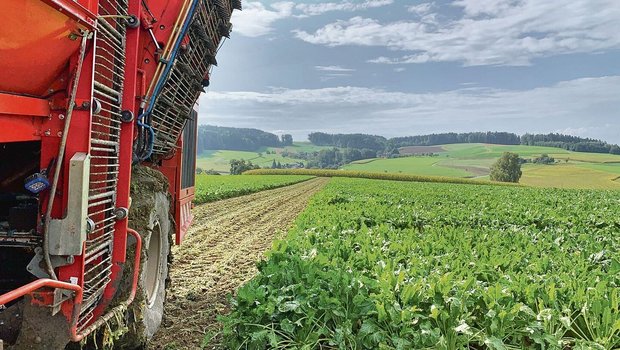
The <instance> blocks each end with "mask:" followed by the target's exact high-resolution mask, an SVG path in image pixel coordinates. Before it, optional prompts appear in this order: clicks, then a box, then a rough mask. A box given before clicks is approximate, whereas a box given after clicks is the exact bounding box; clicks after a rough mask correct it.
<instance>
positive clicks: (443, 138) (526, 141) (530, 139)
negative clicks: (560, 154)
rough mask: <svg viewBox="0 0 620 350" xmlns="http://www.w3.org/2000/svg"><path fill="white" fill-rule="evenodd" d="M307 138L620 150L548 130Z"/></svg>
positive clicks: (339, 143) (368, 143)
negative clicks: (525, 132)
mask: <svg viewBox="0 0 620 350" xmlns="http://www.w3.org/2000/svg"><path fill="white" fill-rule="evenodd" d="M308 139H309V140H310V142H312V143H313V144H315V145H318V146H333V147H341V148H368V149H373V150H390V149H394V148H401V147H409V146H436V145H448V144H456V143H489V144H496V145H526V146H544V147H558V148H562V149H565V150H568V151H574V152H590V153H610V154H620V147H619V146H618V145H612V144H609V143H607V142H605V141H601V140H595V139H590V138H582V137H577V136H570V135H562V134H557V133H552V134H525V135H522V136H519V135H517V134H514V133H508V132H470V133H441V134H429V135H418V136H406V137H395V138H391V139H387V138H385V137H383V136H377V135H367V134H327V133H323V132H313V133H311V134H310V135H308Z"/></svg>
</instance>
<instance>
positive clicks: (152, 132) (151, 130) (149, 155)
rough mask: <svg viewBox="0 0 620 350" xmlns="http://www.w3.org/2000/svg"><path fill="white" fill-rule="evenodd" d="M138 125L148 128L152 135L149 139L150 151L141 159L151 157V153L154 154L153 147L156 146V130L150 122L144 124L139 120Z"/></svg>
mask: <svg viewBox="0 0 620 350" xmlns="http://www.w3.org/2000/svg"><path fill="white" fill-rule="evenodd" d="M138 126H141V127H143V128H146V129H147V130H148V131H149V134H150V135H151V138H150V140H149V151H148V152H147V154H146V155H145V156H144V157H140V160H141V161H142V160H146V159H149V157H151V155H152V154H153V147H154V146H155V130H153V127H152V126H150V125H148V124H144V123H142V122H141V121H138Z"/></svg>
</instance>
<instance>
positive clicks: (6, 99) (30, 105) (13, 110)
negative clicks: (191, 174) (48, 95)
mask: <svg viewBox="0 0 620 350" xmlns="http://www.w3.org/2000/svg"><path fill="white" fill-rule="evenodd" d="M0 114H14V115H23V116H33V117H49V115H50V102H49V101H48V100H45V99H42V98H33V97H26V96H19V95H11V94H3V93H0Z"/></svg>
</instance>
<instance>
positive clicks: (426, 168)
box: [343, 157, 473, 177]
mask: <svg viewBox="0 0 620 350" xmlns="http://www.w3.org/2000/svg"><path fill="white" fill-rule="evenodd" d="M441 161H442V159H441V158H440V157H406V158H396V159H376V160H374V161H371V162H366V163H364V162H363V161H361V162H357V163H352V164H349V165H345V166H344V167H343V168H344V169H345V170H356V171H374V172H388V173H410V174H416V175H428V176H453V177H468V176H472V175H473V174H472V173H470V172H468V171H466V170H463V169H460V168H449V167H445V166H441V165H439V164H441Z"/></svg>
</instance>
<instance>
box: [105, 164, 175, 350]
mask: <svg viewBox="0 0 620 350" xmlns="http://www.w3.org/2000/svg"><path fill="white" fill-rule="evenodd" d="M131 199H132V203H131V207H130V210H129V227H130V228H132V229H134V230H136V231H137V232H138V233H139V234H140V236H141V237H142V258H141V262H140V279H139V282H138V288H137V290H136V296H135V299H134V301H133V303H132V304H131V305H130V306H129V308H128V310H127V314H126V318H125V319H126V323H127V328H128V330H127V333H125V334H124V335H123V336H122V338H121V339H120V341H118V342H115V345H116V346H117V347H118V348H121V349H143V348H145V347H146V344H147V343H148V341H149V340H150V339H151V338H152V337H153V336H154V335H155V333H156V332H157V330H158V329H159V326H160V325H161V323H162V320H163V315H164V301H165V299H166V285H167V284H168V282H169V281H168V270H169V263H170V244H171V242H172V234H173V232H174V226H173V222H172V219H171V215H170V200H169V197H168V191H167V181H166V178H165V177H164V176H163V175H162V174H161V173H160V172H158V171H156V170H153V169H150V168H146V167H141V166H140V167H137V169H134V172H133V173H132V183H131ZM135 243H136V242H135V239H133V238H131V237H130V239H129V241H128V250H129V251H131V252H134V251H135ZM132 254H133V253H132ZM128 256H133V255H128ZM127 262H128V263H127V264H126V265H127V266H129V265H132V263H131V262H130V260H129V259H128V260H127ZM128 272H129V271H128ZM124 275H125V276H132V275H133V271H131V272H130V273H127V274H125V273H124Z"/></svg>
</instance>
